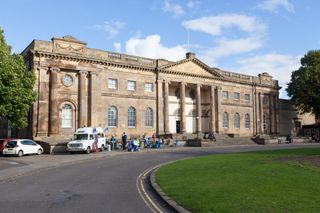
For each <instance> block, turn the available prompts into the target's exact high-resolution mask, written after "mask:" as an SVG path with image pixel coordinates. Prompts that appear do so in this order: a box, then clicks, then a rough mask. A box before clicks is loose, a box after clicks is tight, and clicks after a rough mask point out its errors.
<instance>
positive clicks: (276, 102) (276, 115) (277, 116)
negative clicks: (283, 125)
mask: <svg viewBox="0 0 320 213" xmlns="http://www.w3.org/2000/svg"><path fill="white" fill-rule="evenodd" d="M279 110H280V109H279V93H277V94H276V95H275V124H276V125H275V132H276V134H279V133H280V132H279V125H280V116H279Z"/></svg>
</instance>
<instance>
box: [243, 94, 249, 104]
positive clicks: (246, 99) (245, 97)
mask: <svg viewBox="0 0 320 213" xmlns="http://www.w3.org/2000/svg"><path fill="white" fill-rule="evenodd" d="M244 100H245V102H246V103H250V94H245V95H244Z"/></svg>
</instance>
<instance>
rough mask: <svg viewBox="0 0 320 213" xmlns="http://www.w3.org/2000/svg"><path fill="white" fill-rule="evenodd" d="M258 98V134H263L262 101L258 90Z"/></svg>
mask: <svg viewBox="0 0 320 213" xmlns="http://www.w3.org/2000/svg"><path fill="white" fill-rule="evenodd" d="M258 98H259V134H263V133H264V130H263V102H262V95H261V93H260V92H259V94H258Z"/></svg>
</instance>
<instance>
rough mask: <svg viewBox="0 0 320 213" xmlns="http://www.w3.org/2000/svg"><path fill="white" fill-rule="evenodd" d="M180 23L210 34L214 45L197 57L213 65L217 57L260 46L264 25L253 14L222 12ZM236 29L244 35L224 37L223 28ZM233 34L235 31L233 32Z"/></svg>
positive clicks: (188, 27) (243, 51)
mask: <svg viewBox="0 0 320 213" xmlns="http://www.w3.org/2000/svg"><path fill="white" fill-rule="evenodd" d="M182 25H183V26H184V27H185V28H187V29H191V30H193V31H199V32H203V33H207V34H209V35H211V36H212V37H213V39H214V47H212V48H206V49H205V50H203V51H200V52H199V55H200V56H199V58H201V59H202V60H204V61H205V62H206V63H208V64H209V65H214V64H215V63H216V61H217V59H218V58H221V57H227V56H230V55H235V54H240V53H246V52H250V51H253V50H255V49H257V48H260V47H261V46H262V45H263V42H264V36H265V31H266V29H267V27H266V25H265V24H264V23H262V22H261V21H259V20H258V19H257V18H255V17H253V16H247V15H239V14H223V15H218V16H208V17H202V18H199V19H194V20H189V21H185V22H183V23H182ZM227 29H228V30H238V31H241V32H242V33H245V35H244V36H243V37H241V38H237V39H234V38H226V36H224V30H227ZM234 34H235V33H234Z"/></svg>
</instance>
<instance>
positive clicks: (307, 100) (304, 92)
mask: <svg viewBox="0 0 320 213" xmlns="http://www.w3.org/2000/svg"><path fill="white" fill-rule="evenodd" d="M287 92H288V95H289V97H290V98H291V100H292V101H293V103H294V104H295V105H296V106H297V107H298V108H299V109H300V110H301V112H303V113H306V112H311V113H314V114H315V115H316V117H318V116H319V115H320V50H312V51H309V52H308V53H307V54H306V55H304V56H303V57H302V58H301V66H300V68H299V69H298V70H295V71H293V72H292V74H291V80H290V83H289V84H288V88H287Z"/></svg>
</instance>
